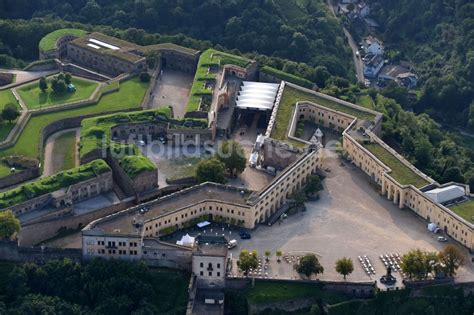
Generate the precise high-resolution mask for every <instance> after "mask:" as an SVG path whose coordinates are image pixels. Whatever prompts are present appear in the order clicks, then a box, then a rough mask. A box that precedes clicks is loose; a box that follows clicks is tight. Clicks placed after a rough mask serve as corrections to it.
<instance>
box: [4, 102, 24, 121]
mask: <svg viewBox="0 0 474 315" xmlns="http://www.w3.org/2000/svg"><path fill="white" fill-rule="evenodd" d="M18 116H20V111H19V110H18V107H16V106H15V104H13V103H8V104H7V105H5V107H4V108H3V110H2V117H3V119H4V120H8V121H9V122H10V123H12V121H14V120H15V119H17V118H18Z"/></svg>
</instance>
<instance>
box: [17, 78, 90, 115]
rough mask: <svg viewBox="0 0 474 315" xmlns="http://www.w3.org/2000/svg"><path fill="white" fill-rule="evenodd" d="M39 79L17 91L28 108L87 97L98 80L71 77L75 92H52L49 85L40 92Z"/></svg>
mask: <svg viewBox="0 0 474 315" xmlns="http://www.w3.org/2000/svg"><path fill="white" fill-rule="evenodd" d="M38 82H39V81H34V82H32V83H30V84H27V85H25V86H22V87H20V88H19V89H18V90H17V91H18V94H19V95H20V97H21V99H22V100H23V102H25V104H26V106H27V107H28V108H29V109H35V108H41V107H48V106H53V105H59V104H64V103H69V102H74V101H79V100H85V99H87V98H89V97H90V96H91V95H92V93H93V92H94V90H95V89H96V88H97V86H98V85H99V83H98V82H95V81H92V80H86V79H80V78H77V77H72V80H71V83H72V84H74V86H75V87H76V91H75V92H64V93H59V94H58V93H54V92H53V91H52V90H51V87H48V89H47V90H46V91H45V92H42V91H41V90H40V88H39V85H38Z"/></svg>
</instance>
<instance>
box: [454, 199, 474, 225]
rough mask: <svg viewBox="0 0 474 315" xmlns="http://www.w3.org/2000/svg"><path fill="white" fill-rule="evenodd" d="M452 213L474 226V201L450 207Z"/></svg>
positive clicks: (470, 200)
mask: <svg viewBox="0 0 474 315" xmlns="http://www.w3.org/2000/svg"><path fill="white" fill-rule="evenodd" d="M449 209H451V211H453V212H454V213H456V214H457V215H459V216H460V217H462V218H463V219H464V220H466V221H467V222H469V223H471V224H474V199H469V200H468V201H465V202H461V203H458V204H456V205H454V206H451V207H449Z"/></svg>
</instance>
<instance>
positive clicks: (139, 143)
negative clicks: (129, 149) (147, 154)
mask: <svg viewBox="0 0 474 315" xmlns="http://www.w3.org/2000/svg"><path fill="white" fill-rule="evenodd" d="M137 143H138V145H139V146H142V147H144V146H145V145H146V143H145V141H143V140H138V141H137Z"/></svg>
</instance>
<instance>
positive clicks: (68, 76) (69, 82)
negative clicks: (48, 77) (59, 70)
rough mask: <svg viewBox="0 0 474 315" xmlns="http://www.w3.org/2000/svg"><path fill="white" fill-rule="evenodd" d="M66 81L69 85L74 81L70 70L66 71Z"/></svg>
mask: <svg viewBox="0 0 474 315" xmlns="http://www.w3.org/2000/svg"><path fill="white" fill-rule="evenodd" d="M64 82H65V83H66V84H67V85H69V84H71V82H72V76H71V74H70V73H69V72H66V73H65V74H64Z"/></svg>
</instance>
